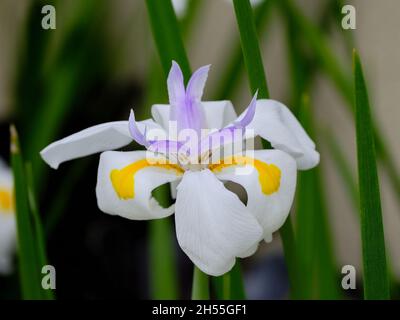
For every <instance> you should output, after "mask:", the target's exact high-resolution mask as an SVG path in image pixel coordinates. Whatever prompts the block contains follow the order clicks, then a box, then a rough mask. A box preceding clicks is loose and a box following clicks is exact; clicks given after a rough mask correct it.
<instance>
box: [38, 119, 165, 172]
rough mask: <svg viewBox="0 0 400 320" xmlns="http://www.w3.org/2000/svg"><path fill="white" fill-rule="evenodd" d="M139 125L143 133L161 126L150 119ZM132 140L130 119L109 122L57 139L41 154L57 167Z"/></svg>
mask: <svg viewBox="0 0 400 320" xmlns="http://www.w3.org/2000/svg"><path fill="white" fill-rule="evenodd" d="M137 126H138V129H139V130H140V131H141V132H142V133H144V132H145V127H147V129H152V128H160V127H159V126H158V125H157V124H156V123H155V122H154V121H153V120H150V119H149V120H145V121H139V122H137ZM132 140H133V139H132V137H131V135H130V133H129V122H128V121H114V122H107V123H103V124H99V125H96V126H93V127H90V128H87V129H85V130H82V131H80V132H77V133H75V134H72V135H70V136H68V137H66V138H64V139H61V140H58V141H55V142H53V143H52V144H50V145H48V146H47V147H46V148H44V149H43V150H42V151H41V152H40V155H41V156H42V158H43V160H44V161H45V162H46V163H47V164H48V165H49V166H50V167H52V168H53V169H57V168H58V166H59V165H60V164H61V163H62V162H65V161H68V160H72V159H76V158H81V157H84V156H88V155H91V154H94V153H98V152H102V151H106V150H113V149H118V148H122V147H123V146H126V145H127V144H129V143H131V142H132Z"/></svg>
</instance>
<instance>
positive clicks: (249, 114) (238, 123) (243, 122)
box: [235, 90, 258, 128]
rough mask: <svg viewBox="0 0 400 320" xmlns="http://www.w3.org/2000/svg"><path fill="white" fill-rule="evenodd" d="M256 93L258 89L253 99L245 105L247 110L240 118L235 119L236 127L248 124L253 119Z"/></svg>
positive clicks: (243, 126)
mask: <svg viewBox="0 0 400 320" xmlns="http://www.w3.org/2000/svg"><path fill="white" fill-rule="evenodd" d="M257 95H258V90H257V91H256V93H255V94H254V96H253V99H251V102H250V104H249V106H248V107H247V111H246V113H245V115H244V117H243V118H242V119H241V120H237V121H235V127H236V128H245V127H247V126H248V125H249V124H250V122H251V121H253V119H254V115H255V114H256V106H257Z"/></svg>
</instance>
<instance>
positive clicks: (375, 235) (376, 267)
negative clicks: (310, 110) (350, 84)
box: [353, 51, 390, 299]
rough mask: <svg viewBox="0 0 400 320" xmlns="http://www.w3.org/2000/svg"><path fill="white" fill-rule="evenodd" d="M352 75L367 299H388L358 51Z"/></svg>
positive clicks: (371, 141) (375, 175)
mask: <svg viewBox="0 0 400 320" xmlns="http://www.w3.org/2000/svg"><path fill="white" fill-rule="evenodd" d="M353 72H354V86H355V107H356V109H355V115H356V137H357V159H358V181H359V190H360V211H361V238H362V249H363V250H362V251H363V266H364V298H365V299H389V297H390V295H389V282H388V274H387V267H386V254H385V237H384V230H383V223H382V208H381V200H380V192H379V179H378V172H377V168H376V159H375V142H374V134H373V126H372V120H371V111H370V105H369V100H368V93H367V88H366V85H365V80H364V75H363V71H362V66H361V62H360V58H359V56H358V54H357V53H356V52H355V51H354V53H353Z"/></svg>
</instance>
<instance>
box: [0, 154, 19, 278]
mask: <svg viewBox="0 0 400 320" xmlns="http://www.w3.org/2000/svg"><path fill="white" fill-rule="evenodd" d="M15 246H16V225H15V210H14V199H13V178H12V174H11V170H10V168H8V167H7V165H6V164H5V163H3V162H2V161H1V160H0V274H9V273H10V272H11V271H12V269H13V268H12V259H13V255H14V252H15Z"/></svg>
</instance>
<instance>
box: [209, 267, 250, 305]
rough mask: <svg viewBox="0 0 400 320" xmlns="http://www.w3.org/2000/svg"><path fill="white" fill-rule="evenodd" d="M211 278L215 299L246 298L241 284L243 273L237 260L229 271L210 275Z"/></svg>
mask: <svg viewBox="0 0 400 320" xmlns="http://www.w3.org/2000/svg"><path fill="white" fill-rule="evenodd" d="M211 280H212V286H213V289H214V290H213V291H214V295H215V298H216V299H219V300H228V299H232V300H245V299H246V291H245V288H244V284H243V275H242V270H241V266H240V263H239V261H236V264H235V265H234V267H233V268H232V270H231V271H230V272H228V273H226V274H225V275H223V276H219V277H212V278H211Z"/></svg>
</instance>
